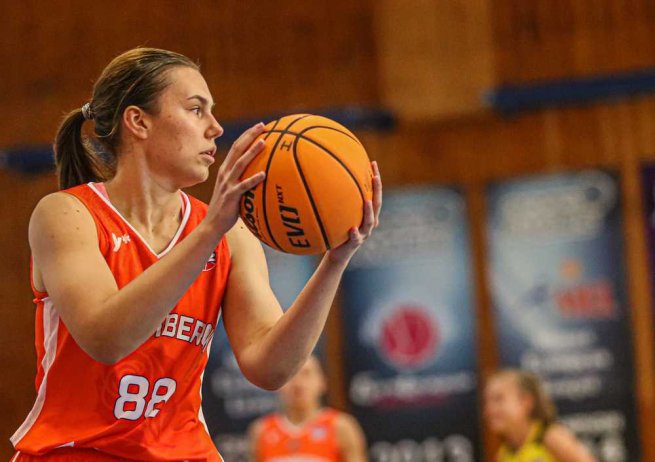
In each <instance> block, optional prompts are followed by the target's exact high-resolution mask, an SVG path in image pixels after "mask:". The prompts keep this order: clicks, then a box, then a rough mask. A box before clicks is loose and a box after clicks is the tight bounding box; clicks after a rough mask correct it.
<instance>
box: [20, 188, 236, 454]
mask: <svg viewBox="0 0 655 462" xmlns="http://www.w3.org/2000/svg"><path fill="white" fill-rule="evenodd" d="M65 192H67V193H68V194H72V195H73V196H75V197H77V198H78V199H79V200H80V201H81V202H82V203H83V204H84V205H85V206H86V208H87V209H88V210H89V212H90V213H91V216H92V217H93V219H94V221H95V224H96V228H97V232H98V242H99V247H100V252H101V253H102V255H103V256H104V258H105V261H106V262H107V265H108V266H109V268H110V270H111V272H112V273H113V275H114V278H115V279H116V283H117V285H118V287H119V289H120V288H122V287H124V286H125V285H126V284H128V283H129V282H130V281H132V280H133V279H134V278H136V277H137V276H139V275H140V274H141V273H142V272H143V271H144V270H145V269H146V268H148V267H149V266H150V265H152V264H153V263H155V262H156V261H157V260H158V259H159V258H162V257H163V256H164V255H165V254H166V253H167V252H168V251H170V249H171V248H172V247H173V246H174V245H175V244H176V243H177V242H179V241H181V240H182V239H184V238H185V237H186V236H187V235H188V234H189V233H190V232H191V231H192V230H193V229H194V228H195V227H196V226H198V224H199V223H200V221H201V220H202V219H203V218H204V216H205V214H206V212H207V206H206V205H205V204H203V203H202V202H200V201H198V200H197V199H195V198H193V197H189V196H187V195H186V194H184V193H181V202H182V207H181V210H182V211H181V214H182V215H181V216H182V221H181V224H180V227H179V229H178V231H177V233H176V234H175V237H174V238H173V240H172V241H171V243H170V244H169V245H168V247H167V248H166V249H165V250H163V251H162V252H161V253H159V254H156V253H155V252H154V251H153V250H152V249H151V248H150V247H149V246H148V244H147V243H146V242H145V241H144V240H143V239H142V238H141V236H140V235H139V233H138V232H137V231H136V230H135V229H134V228H132V226H130V224H129V223H128V222H127V221H126V220H125V219H124V218H123V217H122V216H121V215H120V213H119V212H118V211H117V210H116V209H115V208H114V207H113V206H112V205H111V203H110V201H109V199H108V197H107V195H106V192H105V191H104V185H102V184H98V183H89V184H85V185H80V186H76V187H74V188H71V189H68V190H66V191H65ZM229 271H230V255H229V250H228V247H227V243H226V241H225V239H223V240H221V242H220V243H219V244H218V246H217V247H216V250H215V252H214V253H213V254H212V255H211V257H210V258H209V260H208V261H207V264H206V265H205V268H204V269H203V271H202V272H201V273H200V275H199V276H198V277H197V279H196V280H195V281H194V282H193V284H191V286H190V287H189V289H188V290H187V291H186V292H185V294H184V295H183V296H182V298H181V299H180V301H179V302H178V303H177V305H176V306H175V307H174V308H173V309H172V310H171V311H170V313H169V314H168V315H167V316H166V318H165V319H164V320H163V322H162V324H161V326H160V327H159V328H158V329H157V330H156V331H155V332H153V335H152V336H151V337H150V338H148V340H146V341H145V342H144V343H143V344H142V345H141V346H139V348H137V349H136V350H135V351H133V352H132V353H130V354H129V355H128V356H126V357H125V358H123V359H122V360H120V361H118V362H117V363H116V364H114V365H106V364H103V363H100V362H98V361H95V360H93V359H92V358H91V357H90V356H89V355H88V354H86V353H85V352H84V351H83V350H82V349H81V348H80V347H79V345H78V344H77V343H76V342H75V340H74V339H73V337H72V336H71V334H70V333H69V331H68V329H67V328H66V325H65V324H64V323H63V322H62V320H61V319H60V318H59V315H58V313H57V309H56V306H54V305H53V302H52V300H51V299H50V298H49V297H48V294H47V293H43V292H39V291H38V290H36V289H34V294H35V297H36V298H35V303H36V351H37V365H38V370H37V376H36V390H37V397H36V402H35V404H34V407H33V408H32V410H31V412H30V413H29V415H28V416H27V419H26V420H25V422H24V423H23V424H22V425H21V427H20V428H19V429H18V430H17V431H16V433H15V434H14V435H13V436H12V438H11V441H12V443H13V444H14V446H15V448H16V449H17V450H18V451H19V454H20V453H27V454H45V453H47V452H49V451H52V450H53V449H55V448H93V449H95V450H97V451H100V452H101V453H105V454H110V455H113V456H117V457H120V458H127V459H137V460H162V461H164V460H177V461H189V462H190V461H220V460H222V459H221V457H220V456H219V455H218V452H217V450H216V447H215V446H214V443H213V442H212V440H211V438H210V436H209V433H208V431H207V427H206V425H205V423H204V418H203V415H202V408H201V395H200V393H201V385H202V376H203V372H204V369H205V365H206V363H207V357H208V355H209V350H210V344H211V341H212V338H213V335H214V331H215V329H216V324H217V323H218V320H219V316H220V305H221V301H222V298H223V293H224V291H225V286H226V283H227V278H228V274H229ZM152 290H157V287H153V288H152ZM69 450H70V449H69ZM17 460H18V461H20V460H21V459H20V455H19V456H18V458H17ZM70 460H86V459H83V458H82V459H70Z"/></svg>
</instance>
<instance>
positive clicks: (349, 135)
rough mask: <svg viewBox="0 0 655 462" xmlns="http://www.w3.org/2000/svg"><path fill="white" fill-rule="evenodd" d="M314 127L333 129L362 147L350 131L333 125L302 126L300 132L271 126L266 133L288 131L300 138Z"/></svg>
mask: <svg viewBox="0 0 655 462" xmlns="http://www.w3.org/2000/svg"><path fill="white" fill-rule="evenodd" d="M315 128H325V129H327V130H332V131H335V132H337V133H341V134H342V135H346V136H347V137H348V138H350V139H351V140H353V141H355V142H356V143H357V144H359V145H360V146H362V147H364V146H363V145H362V143H361V141H359V140H358V139H357V138H356V137H354V136H353V135H352V134H351V133H348V132H344V131H343V130H339V129H338V128H335V127H330V126H329V125H312V126H311V127H307V128H303V129H302V130H301V131H300V132H290V131H288V130H280V129H278V130H276V129H275V127H272V128H271V129H270V130H268V133H281V132H284V133H290V134H293V135H298V136H300V137H302V138H305V132H308V131H309V130H313V129H315Z"/></svg>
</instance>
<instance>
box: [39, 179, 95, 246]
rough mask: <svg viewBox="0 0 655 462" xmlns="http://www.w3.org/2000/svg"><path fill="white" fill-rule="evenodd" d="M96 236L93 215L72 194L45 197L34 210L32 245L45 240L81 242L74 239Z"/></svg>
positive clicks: (59, 193)
mask: <svg viewBox="0 0 655 462" xmlns="http://www.w3.org/2000/svg"><path fill="white" fill-rule="evenodd" d="M80 236H86V237H90V238H95V237H96V232H95V224H94V222H93V218H92V217H91V213H90V212H89V211H88V210H87V208H86V207H85V206H84V205H83V204H82V202H81V201H80V200H79V199H78V198H76V197H75V196H73V195H71V194H67V193H64V192H55V193H52V194H48V195H47V196H45V197H44V198H42V199H41V200H40V201H39V203H38V204H37V205H36V207H35V208H34V211H33V212H32V216H31V218H30V225H29V238H30V244H31V245H35V244H38V243H39V242H41V241H43V240H47V241H57V240H58V238H59V237H67V239H66V241H69V242H79V241H76V240H75V239H72V238H73V237H80Z"/></svg>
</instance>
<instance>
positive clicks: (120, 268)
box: [12, 48, 382, 461]
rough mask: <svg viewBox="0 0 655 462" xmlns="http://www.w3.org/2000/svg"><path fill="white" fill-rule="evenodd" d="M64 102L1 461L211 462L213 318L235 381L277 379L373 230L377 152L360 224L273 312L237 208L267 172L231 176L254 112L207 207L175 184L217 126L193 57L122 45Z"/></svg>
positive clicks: (243, 159) (34, 229)
mask: <svg viewBox="0 0 655 462" xmlns="http://www.w3.org/2000/svg"><path fill="white" fill-rule="evenodd" d="M71 72H74V69H71ZM80 106H82V107H81V108H80V109H76V110H74V111H72V112H70V113H69V114H68V115H67V116H66V117H65V119H64V121H63V123H62V125H61V127H60V129H59V131H58V133H57V138H56V142H55V156H56V162H57V169H58V174H59V181H60V187H61V188H62V189H65V191H61V192H55V193H53V194H50V195H48V196H46V197H44V198H43V199H42V200H41V201H40V202H39V204H38V205H37V206H36V208H35V210H34V212H33V214H32V218H31V221H30V226H29V242H30V247H31V251H32V257H33V266H32V271H31V276H32V281H33V287H34V291H35V296H36V299H37V353H38V358H37V359H38V365H39V371H38V374H37V385H38V390H37V392H38V394H37V400H36V403H35V406H34V408H33V409H32V411H31V412H30V414H29V415H28V417H27V419H26V421H25V423H24V424H23V425H22V426H21V427H20V428H19V429H18V431H17V432H16V434H15V435H14V437H13V438H12V442H13V444H14V446H15V447H16V448H17V450H18V451H19V452H18V453H17V454H16V455H15V456H14V459H15V460H18V461H23V460H30V458H29V456H27V454H45V453H49V454H50V455H52V460H57V459H56V456H57V454H61V453H64V452H65V453H66V455H65V457H66V460H85V461H88V460H95V459H98V460H114V459H113V457H114V456H116V457H120V460H128V459H130V457H134V458H135V459H139V460H173V459H174V460H184V459H194V460H220V456H219V455H218V453H217V451H216V448H215V447H214V446H213V443H212V441H211V438H210V437H209V435H208V432H207V429H206V426H205V425H204V419H203V417H202V409H201V406H200V386H201V377H202V373H203V370H204V366H205V364H206V362H207V355H208V354H209V345H208V343H209V342H210V340H211V335H210V334H211V333H212V329H215V327H216V323H217V322H218V316H219V314H220V316H221V317H222V320H223V322H224V325H225V329H226V330H227V334H228V336H229V340H230V344H231V346H232V349H233V350H234V354H235V356H236V359H237V361H238V364H239V367H240V369H241V371H242V372H243V374H244V375H245V377H246V378H247V379H248V380H250V381H251V382H252V383H254V384H255V385H257V386H259V387H262V388H266V389H271V390H272V389H277V388H279V387H280V386H282V385H283V384H284V383H285V382H286V381H287V380H288V379H289V378H290V377H292V376H293V375H294V374H295V373H296V371H298V369H299V368H300V367H301V366H302V365H303V364H304V363H305V361H306V360H307V358H308V357H309V355H310V354H311V352H312V350H313V349H314V347H315V345H316V342H317V341H318V338H319V336H320V334H321V331H322V329H323V327H324V324H325V320H326V318H327V316H328V312H329V309H330V306H331V303H332V300H333V298H334V295H335V292H336V290H337V286H338V284H339V281H340V279H341V276H342V274H343V271H344V269H345V268H346V266H347V264H348V262H349V261H350V259H351V257H352V256H353V254H354V253H355V252H356V251H357V249H358V248H359V247H360V245H361V244H362V243H363V242H364V240H365V239H366V238H367V237H368V236H369V235H370V234H371V232H372V231H373V229H374V228H375V227H376V226H377V223H378V214H379V210H380V206H381V200H382V196H381V194H382V189H381V180H380V176H379V172H378V171H377V166H376V165H375V163H374V164H373V170H374V172H375V174H374V179H373V184H374V200H373V201H367V202H366V203H365V206H364V219H363V223H362V224H361V227H360V228H359V229H357V228H353V229H352V230H351V232H350V240H349V241H348V242H346V243H345V244H343V245H342V246H340V247H338V248H335V249H332V250H330V251H328V252H327V253H326V254H325V255H324V257H323V259H322V260H321V262H320V264H319V266H318V268H317V269H316V271H315V272H314V274H313V276H312V277H311V279H310V280H309V281H308V282H307V284H306V285H305V287H304V289H303V290H302V292H301V293H300V295H299V296H298V297H297V299H296V300H295V301H294V303H293V304H292V305H291V306H290V307H289V309H288V310H287V311H286V313H283V311H282V309H281V308H280V305H279V303H278V301H277V300H276V298H275V296H274V295H273V292H272V290H271V288H270V286H269V282H268V274H267V268H266V261H265V258H264V253H263V251H262V247H261V244H260V242H259V241H258V240H257V239H256V238H255V237H254V236H253V235H252V234H251V233H250V232H249V231H248V230H247V229H246V227H245V226H244V225H243V223H242V222H241V221H240V220H239V218H238V216H239V215H238V211H239V203H240V200H241V196H242V194H243V193H244V192H245V191H248V190H249V189H251V188H253V187H254V186H255V185H257V184H259V183H260V182H262V181H264V178H265V173H264V172H258V173H256V174H255V175H253V176H252V177H250V178H245V179H243V180H242V179H241V175H242V173H243V171H244V169H245V168H246V166H247V165H248V164H249V162H250V161H251V160H252V159H253V158H254V157H255V156H256V155H257V154H258V153H259V152H260V151H261V150H262V148H263V141H261V140H260V141H255V140H256V138H257V137H258V135H259V134H261V133H262V131H263V129H264V128H263V124H261V123H258V124H256V125H255V126H253V127H252V128H250V129H248V130H247V131H246V132H245V133H244V134H242V135H241V136H240V137H239V139H238V140H237V141H235V142H234V144H233V145H232V147H231V149H230V150H229V152H228V153H227V157H226V158H225V160H224V161H223V163H222V164H221V166H220V168H219V169H218V174H217V177H216V182H215V186H214V189H213V194H212V197H211V200H210V202H209V204H206V205H205V204H203V203H201V202H200V201H198V200H197V199H195V198H193V197H190V196H188V195H186V194H184V193H183V192H182V191H181V189H182V188H187V187H190V186H193V185H196V184H198V183H201V182H203V181H205V180H207V178H208V177H209V168H210V166H211V165H212V164H213V163H214V161H215V153H216V146H215V140H216V138H218V137H220V136H221V134H222V133H223V128H222V127H221V125H220V124H219V123H218V121H217V120H216V118H215V116H214V114H213V112H212V111H213V108H214V103H213V98H212V95H211V93H210V91H209V88H208V86H207V83H206V82H205V79H204V78H203V76H202V75H201V73H200V70H199V67H198V65H197V64H196V63H194V62H193V61H191V60H190V59H189V58H187V57H185V56H183V55H180V54H178V53H174V52H171V51H166V50H159V49H154V48H137V49H134V50H130V51H128V52H126V53H124V54H122V55H120V56H118V57H117V58H115V59H114V60H113V61H112V62H111V63H109V65H108V66H107V67H106V68H105V69H104V71H103V72H102V74H101V75H100V77H99V79H98V80H97V82H96V83H95V85H94V89H93V95H92V97H91V99H90V101H89V102H88V103H86V104H84V105H81V104H80ZM84 125H87V126H88V129H89V132H90V133H91V138H92V141H91V142H90V141H89V140H87V139H86V138H85V137H84V136H83V134H82V133H83V130H82V129H83V126H84ZM97 146H100V147H101V151H102V152H97V151H96V150H95V149H94V148H95V147H97ZM89 182H90V183H89ZM221 307H222V308H221ZM219 309H220V312H219ZM200 331H202V332H203V335H202V336H201V334H200ZM194 339H195V340H194ZM200 339H202V343H201V344H200ZM26 341H27V339H26ZM55 352H56V354H55ZM46 388H47V391H46ZM85 448H94V449H86V450H85ZM39 460H44V459H39Z"/></svg>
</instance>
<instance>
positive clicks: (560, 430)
mask: <svg viewBox="0 0 655 462" xmlns="http://www.w3.org/2000/svg"><path fill="white" fill-rule="evenodd" d="M543 441H544V445H545V446H546V448H547V449H548V451H550V452H551V453H552V454H553V456H555V458H556V459H557V460H562V461H566V462H595V461H596V459H595V458H594V456H593V455H592V454H591V452H589V450H588V449H587V447H586V446H585V445H584V444H582V443H581V442H580V441H578V439H577V438H576V436H575V435H574V434H573V432H572V431H571V430H569V429H568V428H566V427H565V426H564V425H561V424H552V425H550V426H549V427H548V429H547V430H546V433H545V434H544V440H543Z"/></svg>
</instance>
